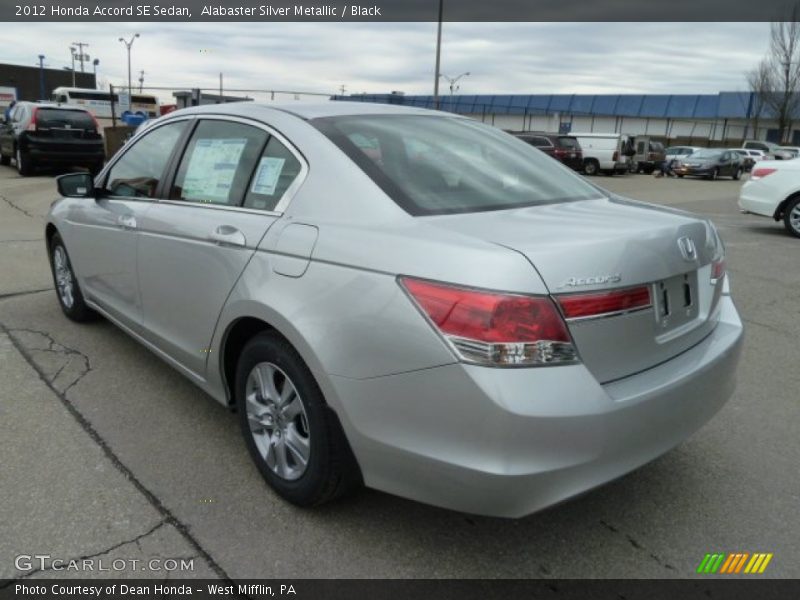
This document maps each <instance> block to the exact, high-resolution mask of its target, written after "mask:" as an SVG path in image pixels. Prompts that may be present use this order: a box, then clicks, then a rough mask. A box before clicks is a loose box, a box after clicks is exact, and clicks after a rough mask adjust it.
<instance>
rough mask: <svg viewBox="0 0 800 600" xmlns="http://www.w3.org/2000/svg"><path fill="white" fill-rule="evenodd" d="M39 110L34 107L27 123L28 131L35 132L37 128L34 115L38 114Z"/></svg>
mask: <svg viewBox="0 0 800 600" xmlns="http://www.w3.org/2000/svg"><path fill="white" fill-rule="evenodd" d="M38 110H39V108H38V107H36V106H34V107H33V111H32V112H31V122H30V123H28V131H36V129H37V127H38V123H37V122H36V113H37V112H38Z"/></svg>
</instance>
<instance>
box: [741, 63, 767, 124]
mask: <svg viewBox="0 0 800 600" xmlns="http://www.w3.org/2000/svg"><path fill="white" fill-rule="evenodd" d="M745 77H746V79H747V85H748V86H749V88H750V91H751V92H753V97H752V101H751V104H750V111H749V112H750V123H751V125H752V127H753V137H754V138H756V139H758V126H759V123H760V121H761V115H762V114H764V107H765V106H766V103H767V96H768V95H769V93H770V88H769V86H770V80H769V64H768V62H767V60H766V59H764V60H762V61H761V62H760V63H758V66H756V67H754V68H753V69H752V70H750V71H748V72H747V74H746V75H745ZM745 137H747V133H745Z"/></svg>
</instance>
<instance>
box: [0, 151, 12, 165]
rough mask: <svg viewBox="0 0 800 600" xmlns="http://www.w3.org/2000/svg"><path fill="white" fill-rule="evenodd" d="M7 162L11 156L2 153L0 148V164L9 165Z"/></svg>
mask: <svg viewBox="0 0 800 600" xmlns="http://www.w3.org/2000/svg"><path fill="white" fill-rule="evenodd" d="M9 164H11V157H10V156H6V155H5V154H3V150H2V149H0V165H9Z"/></svg>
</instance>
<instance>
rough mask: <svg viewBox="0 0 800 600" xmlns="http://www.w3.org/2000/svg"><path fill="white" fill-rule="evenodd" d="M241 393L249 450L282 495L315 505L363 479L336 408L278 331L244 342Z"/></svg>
mask: <svg viewBox="0 0 800 600" xmlns="http://www.w3.org/2000/svg"><path fill="white" fill-rule="evenodd" d="M287 385H288V386H289V387H288V388H287ZM235 394H236V396H235V397H236V407H237V409H238V413H239V424H240V426H241V429H242V435H243V436H244V439H245V444H246V445H247V449H248V451H249V452H250V456H251V457H252V459H253V461H254V462H255V463H256V466H257V467H258V470H259V471H260V472H261V475H262V476H263V477H264V479H265V480H266V482H267V484H269V486H270V487H271V488H272V489H273V490H275V492H277V494H278V495H279V496H281V497H282V498H284V499H285V500H288V501H289V502H291V503H292V504H296V505H298V506H317V505H320V504H324V503H325V502H329V501H331V500H333V499H335V498H338V497H340V496H342V495H344V494H345V493H347V492H349V491H351V490H352V489H354V488H355V487H357V485H359V484H360V483H361V473H360V470H359V468H358V464H357V463H356V460H355V457H354V456H353V453H352V451H351V450H350V446H349V444H348V443H347V439H346V438H345V435H344V432H343V431H342V427H341V424H340V423H339V420H338V418H337V417H336V414H335V413H334V412H333V411H332V410H331V409H330V407H328V405H327V404H326V402H325V398H324V396H323V395H322V392H321V391H320V389H319V386H318V385H317V382H316V381H315V380H314V377H313V375H312V374H311V371H309V369H308V367H307V366H306V364H305V363H304V362H303V359H302V358H300V355H298V354H297V352H296V351H295V350H294V348H292V346H291V345H290V344H289V343H288V342H287V341H286V340H285V339H283V338H282V337H281V336H279V335H278V334H277V333H274V332H264V333H260V334H258V335H256V336H255V337H253V339H251V340H250V341H249V342H248V343H247V344H246V345H245V347H244V348H243V349H242V353H241V355H240V356H239V361H238V364H237V367H236V389H235ZM273 396H274V398H273ZM290 440H291V442H290Z"/></svg>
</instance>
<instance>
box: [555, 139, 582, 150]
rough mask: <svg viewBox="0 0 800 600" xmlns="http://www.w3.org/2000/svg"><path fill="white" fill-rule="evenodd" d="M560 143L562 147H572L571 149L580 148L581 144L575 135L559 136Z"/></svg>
mask: <svg viewBox="0 0 800 600" xmlns="http://www.w3.org/2000/svg"><path fill="white" fill-rule="evenodd" d="M558 145H559V146H561V147H562V148H570V149H571V150H580V149H581V145H580V144H579V143H578V140H577V139H576V138H574V137H560V138H558Z"/></svg>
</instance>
